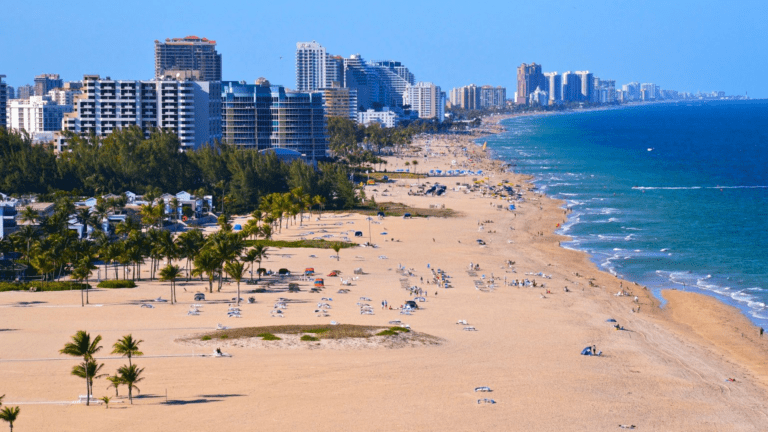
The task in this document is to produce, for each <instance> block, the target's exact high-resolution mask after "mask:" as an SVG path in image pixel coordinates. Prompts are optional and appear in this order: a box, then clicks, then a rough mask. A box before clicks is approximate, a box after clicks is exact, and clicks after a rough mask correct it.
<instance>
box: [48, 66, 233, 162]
mask: <svg viewBox="0 0 768 432" xmlns="http://www.w3.org/2000/svg"><path fill="white" fill-rule="evenodd" d="M62 123H63V128H64V130H67V131H71V132H74V133H76V134H79V135H81V136H83V137H87V136H88V135H89V134H91V133H93V134H95V135H96V136H97V137H106V136H107V135H109V134H111V133H112V132H113V131H115V130H117V129H121V128H126V127H129V126H139V127H140V128H142V129H143V130H144V132H145V136H146V137H149V134H150V132H151V130H152V129H153V128H161V129H164V130H166V131H170V132H173V133H175V134H176V135H177V136H178V137H179V141H180V142H181V146H182V148H183V149H194V148H197V147H200V146H202V145H204V144H206V143H212V142H213V141H214V140H219V139H221V83H220V82H219V81H189V80H187V81H173V80H167V81H117V80H112V79H110V78H109V77H107V78H106V79H101V77H99V76H98V75H86V76H85V77H84V79H83V94H81V95H78V96H77V97H76V98H75V103H74V111H73V112H72V113H69V114H67V115H66V116H65V117H64V120H63V122H62Z"/></svg>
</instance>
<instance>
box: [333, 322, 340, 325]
mask: <svg viewBox="0 0 768 432" xmlns="http://www.w3.org/2000/svg"><path fill="white" fill-rule="evenodd" d="M331 325H339V323H338V322H336V321H331Z"/></svg>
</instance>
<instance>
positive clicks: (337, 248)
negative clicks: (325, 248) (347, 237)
mask: <svg viewBox="0 0 768 432" xmlns="http://www.w3.org/2000/svg"><path fill="white" fill-rule="evenodd" d="M331 249H333V251H334V252H336V261H339V260H340V258H339V251H340V250H341V243H339V242H334V243H333V244H332V245H331Z"/></svg>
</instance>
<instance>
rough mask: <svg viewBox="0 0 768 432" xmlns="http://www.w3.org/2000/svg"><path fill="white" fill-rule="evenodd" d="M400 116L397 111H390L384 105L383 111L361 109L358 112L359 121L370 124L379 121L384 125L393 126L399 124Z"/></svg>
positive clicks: (366, 124)
mask: <svg viewBox="0 0 768 432" xmlns="http://www.w3.org/2000/svg"><path fill="white" fill-rule="evenodd" d="M399 120H400V117H399V116H398V115H397V113H396V112H394V111H390V110H389V109H387V107H384V109H383V110H382V111H374V110H372V109H369V110H368V111H361V112H358V113H357V123H359V124H362V125H365V126H368V125H370V124H372V123H379V124H380V125H381V126H382V127H388V128H392V127H395V126H397V122H398V121H399Z"/></svg>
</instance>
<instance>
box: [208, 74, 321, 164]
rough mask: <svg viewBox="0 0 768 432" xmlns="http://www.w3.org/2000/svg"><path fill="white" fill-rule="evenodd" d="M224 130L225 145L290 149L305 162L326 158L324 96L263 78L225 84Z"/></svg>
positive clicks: (223, 86) (223, 88) (223, 90)
mask: <svg viewBox="0 0 768 432" xmlns="http://www.w3.org/2000/svg"><path fill="white" fill-rule="evenodd" d="M221 100H222V130H223V141H224V143H226V144H231V145H235V146H237V147H240V148H247V149H256V150H266V149H278V148H280V149H288V150H293V151H295V152H297V153H300V154H302V155H303V156H304V157H305V158H306V159H309V160H317V159H319V158H322V157H324V156H325V152H326V149H327V148H328V140H327V137H326V135H325V128H326V123H325V115H324V112H323V97H322V94H321V93H305V92H287V91H285V88H283V87H282V86H278V85H270V84H269V82H268V81H266V80H264V79H259V80H257V82H256V84H246V83H245V82H236V81H224V82H223V83H222V93H221Z"/></svg>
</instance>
